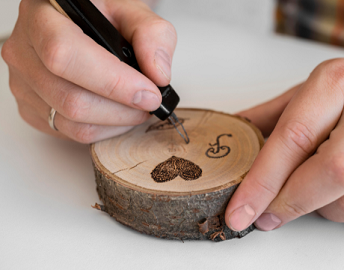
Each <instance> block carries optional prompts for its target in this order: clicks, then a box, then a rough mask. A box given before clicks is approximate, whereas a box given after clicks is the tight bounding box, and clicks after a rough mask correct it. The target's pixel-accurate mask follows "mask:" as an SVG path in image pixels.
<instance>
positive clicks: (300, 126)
mask: <svg viewBox="0 0 344 270" xmlns="http://www.w3.org/2000/svg"><path fill="white" fill-rule="evenodd" d="M343 74H344V59H334V60H329V61H325V62H323V63H322V64H320V65H319V66H318V67H317V68H315V70H314V71H313V72H312V73H311V75H310V77H309V78H308V79H307V81H306V82H304V83H303V84H300V85H298V86H296V87H294V88H293V89H291V90H289V91H288V92H286V93H285V94H283V95H282V96H280V97H277V98H276V99H274V100H272V101H270V102H267V103H265V104H262V105H259V106H257V107H255V108H252V109H250V110H247V111H243V112H241V113H239V115H241V116H244V117H247V118H249V119H251V120H252V122H253V123H254V124H256V125H257V126H258V127H259V128H260V129H261V130H262V132H263V134H264V135H265V136H267V135H269V134H270V133H271V135H270V137H269V138H268V140H267V142H266V144H265V146H264V147H263V148H262V150H261V152H260V153H259V154H258V156H257V158H256V160H255V162H254V163H253V166H252V168H251V170H250V172H249V173H248V174H247V176H246V177H245V179H244V180H243V181H242V183H241V184H240V186H239V187H238V189H237V191H236V192H235V193H234V195H233V197H232V198H231V200H230V202H229V204H228V206H227V209H226V214H225V219H226V224H227V225H228V226H229V227H230V228H232V229H233V230H235V231H241V230H244V229H245V228H247V227H248V226H249V225H251V224H252V223H253V222H255V225H256V227H257V228H258V229H260V230H263V231H269V230H273V229H275V228H279V227H281V226H283V225H284V224H286V223H288V222H289V221H292V220H294V219H296V218H298V217H300V216H302V215H305V214H307V213H310V212H312V211H315V210H316V211H317V212H318V213H319V214H320V215H322V216H323V217H325V218H327V219H329V220H332V221H335V222H344V136H343V134H344V117H343V105H344V90H343V89H344V75H343Z"/></svg>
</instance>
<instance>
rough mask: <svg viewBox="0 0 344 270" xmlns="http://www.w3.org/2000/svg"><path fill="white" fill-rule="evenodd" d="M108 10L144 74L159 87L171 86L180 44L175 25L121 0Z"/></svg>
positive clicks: (138, 3) (138, 4) (143, 6)
mask: <svg viewBox="0 0 344 270" xmlns="http://www.w3.org/2000/svg"><path fill="white" fill-rule="evenodd" d="M110 3H113V2H110ZM119 7H120V8H119ZM108 9H109V11H110V16H111V17H112V18H113V22H114V25H115V26H116V27H117V29H118V30H119V31H120V32H121V34H122V35H123V36H124V38H125V39H126V40H128V41H129V42H130V43H131V44H132V45H133V47H134V51H135V55H136V58H137V61H138V63H139V66H140V68H141V70H142V72H143V73H144V74H145V75H146V76H147V77H148V78H150V79H151V80H152V81H153V82H154V83H155V84H157V85H158V86H166V85H167V84H169V83H170V80H171V65H172V58H173V54H174V50H175V48H176V44H177V33H176V31H175V28H174V27H173V25H172V24H171V23H170V22H168V21H166V20H164V19H162V18H161V17H159V16H158V15H157V14H155V13H154V12H152V11H151V10H150V8H149V7H148V6H147V5H146V4H144V3H143V2H142V1H123V0H121V1H118V2H117V3H116V5H115V4H113V5H108Z"/></svg>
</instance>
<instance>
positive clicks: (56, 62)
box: [29, 2, 161, 111]
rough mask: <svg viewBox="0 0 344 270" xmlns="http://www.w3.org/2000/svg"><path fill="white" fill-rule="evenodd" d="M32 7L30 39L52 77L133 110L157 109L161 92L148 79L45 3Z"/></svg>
mask: <svg viewBox="0 0 344 270" xmlns="http://www.w3.org/2000/svg"><path fill="white" fill-rule="evenodd" d="M33 6H36V8H37V9H36V10H35V12H34V13H33V14H34V18H35V20H34V21H35V23H34V26H33V27H31V28H29V30H30V31H29V36H30V40H31V42H32V45H33V47H34V48H35V51H36V53H37V54H38V56H39V57H40V58H41V60H42V62H43V63H44V65H45V66H46V67H47V69H49V70H50V71H51V72H52V73H53V74H55V75H57V76H59V77H61V78H63V79H66V80H68V81H70V82H73V83H75V84H77V85H79V86H81V87H83V88H85V89H87V90H90V91H92V92H94V93H96V94H99V95H101V96H104V97H106V98H109V99H112V100H114V101H117V102H119V103H122V104H125V105H127V106H130V107H133V108H136V109H142V110H147V111H153V110H155V109H156V108H157V107H159V105H160V103H161V95H160V91H159V90H158V88H157V87H156V85H155V84H154V83H153V82H152V81H151V80H149V79H148V78H147V77H145V76H144V75H143V74H141V73H139V72H138V71H136V70H135V69H133V68H131V67H130V66H128V65H126V64H125V63H123V62H121V61H120V60H119V59H118V58H117V57H115V56H114V55H112V54H111V53H109V52H108V51H107V50H106V49H104V48H102V47H101V46H99V45H98V44H97V43H96V42H94V41H93V40H92V39H90V38H89V37H88V36H86V35H85V34H84V33H83V32H82V31H81V30H80V29H79V28H78V27H77V26H76V25H75V24H74V23H73V22H72V21H70V20H68V19H67V18H65V17H63V16H62V15H61V14H59V13H58V12H57V11H56V10H55V9H54V8H53V7H52V6H50V5H49V4H48V3H42V2H40V5H37V4H36V5H35V4H33ZM33 8H34V7H33ZM142 12H143V13H144V12H148V11H147V10H143V11H142Z"/></svg>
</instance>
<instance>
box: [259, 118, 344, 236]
mask: <svg viewBox="0 0 344 270" xmlns="http://www.w3.org/2000/svg"><path fill="white" fill-rule="evenodd" d="M343 132H344V119H341V121H340V122H339V124H338V126H337V127H336V129H335V130H334V131H332V133H331V136H330V138H329V140H327V141H326V142H324V143H323V144H322V145H321V146H320V147H319V149H318V151H317V153H316V154H315V155H313V156H312V157H310V158H309V159H308V160H307V161H305V162H304V163H303V164H302V165H301V166H300V167H298V168H297V169H296V170H295V172H294V173H293V174H292V175H291V176H290V178H289V179H288V181H287V182H286V183H285V185H284V186H283V188H282V190H281V191H280V193H279V194H278V196H277V197H276V198H275V199H274V200H273V201H272V203H271V204H270V205H269V207H268V208H267V209H266V210H265V211H264V213H263V214H262V215H261V216H260V217H259V218H258V219H257V221H256V222H255V225H256V227H257V228H258V229H261V230H264V231H269V230H272V229H275V228H278V227H281V226H283V225H284V224H286V223H288V222H290V221H291V220H294V219H296V218H298V217H300V216H302V215H305V214H308V213H310V212H313V211H315V210H317V209H319V208H322V207H324V208H323V209H322V213H324V214H325V215H328V216H332V219H335V220H336V221H340V220H341V221H344V211H343V210H344V209H343V207H342V208H340V207H338V206H340V203H341V198H342V197H343V196H344V163H343V160H344V155H343V153H344V139H343V136H342V134H343ZM336 207H338V208H337V209H336ZM326 210H327V211H329V212H326ZM340 212H341V213H340ZM336 214H339V215H338V216H336V217H334V216H333V215H336Z"/></svg>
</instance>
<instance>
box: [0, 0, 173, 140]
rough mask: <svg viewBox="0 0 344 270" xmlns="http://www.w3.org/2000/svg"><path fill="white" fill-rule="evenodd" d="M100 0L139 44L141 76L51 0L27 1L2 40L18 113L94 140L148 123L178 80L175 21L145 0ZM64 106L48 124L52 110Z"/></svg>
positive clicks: (64, 132)
mask: <svg viewBox="0 0 344 270" xmlns="http://www.w3.org/2000/svg"><path fill="white" fill-rule="evenodd" d="M93 3H94V4H95V5H96V6H97V8H98V9H99V10H100V11H101V12H102V13H103V14H104V15H105V16H106V17H107V18H108V19H109V21H110V22H111V23H112V24H113V25H114V26H115V27H116V28H117V29H118V30H119V31H120V32H121V34H122V35H123V36H124V37H125V38H126V39H127V40H128V41H129V42H130V43H131V44H132V45H133V47H134V50H135V54H136V58H137V61H138V63H139V66H140V68H141V70H142V72H143V73H144V74H145V75H146V76H144V75H142V74H141V73H139V72H138V71H136V70H135V69H133V68H131V67H129V66H128V65H126V64H124V63H123V62H120V61H119V59H118V58H116V57H115V56H114V55H112V54H111V53H109V52H108V51H106V50H105V49H104V48H102V47H101V46H99V45H98V44H97V43H96V42H94V41H93V40H92V39H90V38H89V37H88V36H86V35H85V34H84V33H83V32H82V31H81V29H80V28H79V27H78V26H77V25H76V24H74V23H73V22H72V21H71V20H69V19H67V18H66V17H64V16H63V15H61V14H60V13H58V12H57V11H56V10H55V9H54V8H53V7H52V6H51V5H50V4H49V1H48V0H22V2H21V4H20V9H19V17H18V21H17V23H16V26H15V29H14V31H13V33H12V35H11V37H10V38H9V39H8V41H7V42H6V43H5V44H4V45H3V48H2V57H3V58H4V60H5V61H6V63H7V64H8V66H9V73H10V88H11V91H12V93H13V95H14V96H15V98H16V101H17V103H18V109H19V113H20V115H21V116H22V118H23V119H24V120H25V121H26V122H28V123H29V124H30V125H32V126H33V127H35V128H36V129H38V130H41V131H43V132H45V133H48V134H51V135H54V136H56V137H61V138H70V139H73V140H75V141H78V142H81V143H91V142H95V141H99V140H103V139H106V138H109V137H112V136H116V135H119V134H121V133H124V132H126V131H128V130H129V129H131V128H132V126H134V125H138V124H140V123H142V122H144V121H146V120H147V119H148V118H149V117H150V115H149V113H148V112H149V111H154V110H156V109H157V108H158V107H159V106H160V104H161V94H160V91H159V89H158V88H157V86H156V85H158V86H166V85H168V84H169V82H170V78H171V61H172V56H173V53H174V49H175V46H176V41H177V37H176V32H175V29H174V28H173V26H172V25H171V24H170V23H168V22H167V21H165V20H163V19H162V18H160V17H159V16H157V15H156V14H155V13H154V12H152V11H151V10H150V9H149V7H148V6H147V5H146V4H144V3H143V2H141V1H139V0H130V1H127V0H116V1H112V0H94V1H93ZM51 108H54V109H55V110H56V111H57V114H56V116H55V126H56V128H57V129H58V130H59V132H57V131H54V130H53V129H51V128H50V127H49V125H48V116H49V113H50V109H51Z"/></svg>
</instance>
